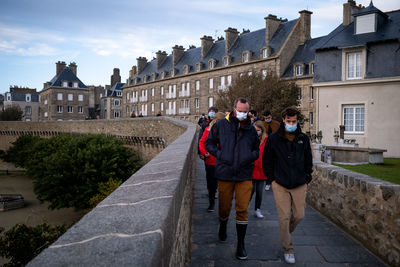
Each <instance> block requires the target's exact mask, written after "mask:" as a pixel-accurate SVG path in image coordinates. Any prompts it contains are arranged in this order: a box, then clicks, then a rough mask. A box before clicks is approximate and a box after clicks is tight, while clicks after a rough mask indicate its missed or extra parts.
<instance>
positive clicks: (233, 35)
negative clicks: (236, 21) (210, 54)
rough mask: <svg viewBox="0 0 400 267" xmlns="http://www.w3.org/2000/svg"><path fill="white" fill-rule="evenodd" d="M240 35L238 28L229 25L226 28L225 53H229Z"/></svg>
mask: <svg viewBox="0 0 400 267" xmlns="http://www.w3.org/2000/svg"><path fill="white" fill-rule="evenodd" d="M238 36H239V32H238V31H237V29H234V28H231V27H229V28H228V29H226V30H225V40H226V41H225V54H228V52H229V50H230V49H231V48H232V46H233V44H234V43H235V41H236V39H237V38H238Z"/></svg>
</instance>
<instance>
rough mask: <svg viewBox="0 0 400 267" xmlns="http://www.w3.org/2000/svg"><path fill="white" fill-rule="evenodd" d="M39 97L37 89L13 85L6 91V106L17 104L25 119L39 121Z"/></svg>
mask: <svg viewBox="0 0 400 267" xmlns="http://www.w3.org/2000/svg"><path fill="white" fill-rule="evenodd" d="M39 99H40V98H39V93H38V92H36V89H30V88H26V87H18V86H13V87H10V92H7V93H5V98H4V108H7V107H9V106H13V105H17V106H19V107H20V108H21V110H22V112H23V114H22V120H23V121H39Z"/></svg>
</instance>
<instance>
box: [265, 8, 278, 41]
mask: <svg viewBox="0 0 400 267" xmlns="http://www.w3.org/2000/svg"><path fill="white" fill-rule="evenodd" d="M264 19H265V42H266V43H267V44H268V43H269V42H270V41H271V40H272V36H274V34H275V32H276V30H277V29H278V27H279V25H280V24H281V22H282V21H281V20H280V19H278V18H277V17H276V16H275V15H271V14H269V15H268V17H265V18H264Z"/></svg>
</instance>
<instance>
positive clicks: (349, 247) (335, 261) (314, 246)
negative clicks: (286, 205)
mask: <svg viewBox="0 0 400 267" xmlns="http://www.w3.org/2000/svg"><path fill="white" fill-rule="evenodd" d="M217 205H218V200H217V203H216V206H217ZM207 207H208V197H207V186H206V179H205V170H204V163H203V161H202V160H200V159H198V160H197V176H196V184H195V200H194V207H193V217H192V220H193V221H192V248H191V249H192V251H191V260H190V262H189V263H188V266H190V267H198V266H199V267H200V266H207V267H212V266H229V267H230V266H286V265H288V264H286V263H285V261H284V259H283V249H282V247H281V244H280V239H279V225H278V216H277V212H276V209H275V202H274V197H273V193H272V191H271V190H270V191H265V190H264V195H263V202H262V205H261V211H262V214H263V215H264V218H263V219H258V218H256V217H255V216H254V197H253V199H252V201H251V204H250V208H249V225H248V228H247V235H246V240H245V241H246V250H247V254H248V259H247V260H244V261H240V260H237V259H236V258H235V252H236V229H235V211H234V203H232V211H231V214H230V217H229V223H228V231H227V232H228V239H227V241H226V242H225V243H220V242H219V241H218V236H217V233H218V224H219V221H218V213H217V209H216V211H215V212H211V213H209V212H207V210H206V209H207ZM292 241H293V245H294V249H295V256H296V264H295V266H309V267H311V266H374V267H375V266H387V265H385V264H384V263H383V262H382V261H381V260H380V259H379V258H377V257H376V256H375V255H373V254H372V253H370V252H369V251H368V250H366V249H365V248H364V247H363V246H361V245H360V244H359V243H358V242H356V241H354V240H353V239H352V238H351V237H350V236H349V235H347V234H346V233H344V232H343V231H342V230H340V229H339V228H338V227H337V226H335V225H334V224H333V223H331V222H329V221H328V220H327V219H326V218H325V217H323V216H322V215H320V214H319V213H318V212H316V211H315V210H314V209H312V208H311V207H310V206H307V208H306V215H305V218H304V220H303V221H302V222H301V223H300V224H299V225H298V226H297V228H296V230H295V231H294V232H293V233H292Z"/></svg>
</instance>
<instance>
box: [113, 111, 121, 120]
mask: <svg viewBox="0 0 400 267" xmlns="http://www.w3.org/2000/svg"><path fill="white" fill-rule="evenodd" d="M119 117H121V111H120V110H114V118H119Z"/></svg>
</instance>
